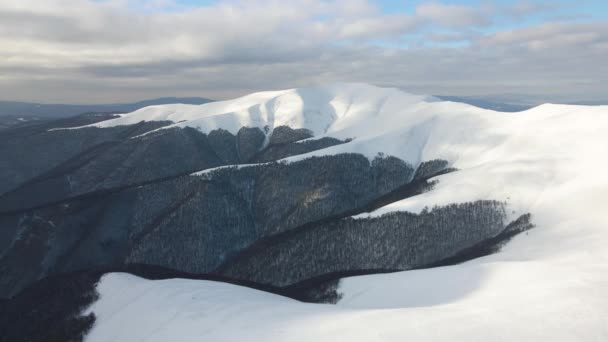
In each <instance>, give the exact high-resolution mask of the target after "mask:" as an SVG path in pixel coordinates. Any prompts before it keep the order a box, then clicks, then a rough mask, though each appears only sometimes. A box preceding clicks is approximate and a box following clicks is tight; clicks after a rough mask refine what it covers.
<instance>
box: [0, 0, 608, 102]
mask: <svg viewBox="0 0 608 342" xmlns="http://www.w3.org/2000/svg"><path fill="white" fill-rule="evenodd" d="M536 5H537V6H532V5H525V3H520V4H519V5H517V6H513V7H510V8H512V11H513V13H516V14H517V15H518V16H522V15H526V13H533V12H535V11H539V10H543V9H544V8H545V7H543V6H540V5H539V4H538V3H536ZM504 13H507V14H504ZM509 13H510V12H509V11H507V10H505V9H504V8H503V9H502V10H501V11H498V10H497V9H496V8H491V7H489V6H487V7H481V8H472V7H466V6H456V5H445V4H441V3H438V2H433V3H426V4H422V5H420V6H418V8H417V9H416V11H415V13H409V14H408V13H401V14H386V13H383V12H382V11H381V10H380V9H379V8H378V7H377V6H375V5H374V4H373V3H371V2H370V1H366V0H350V1H347V0H336V1H324V0H293V1H288V2H287V1H279V0H267V1H262V0H255V1H236V0H234V1H220V2H219V3H217V4H215V5H211V6H206V7H195V8H188V9H187V10H185V9H184V8H182V7H181V6H180V5H179V4H177V3H175V2H173V1H165V0H160V1H158V0H154V1H144V0H111V1H104V2H100V1H87V0H45V1H38V0H0V46H2V49H0V75H1V76H0V93H1V94H2V95H1V96H2V97H3V98H6V99H21V100H41V101H51V102H57V101H76V100H79V101H83V102H87V101H118V100H128V99H136V98H141V97H150V96H159V95H182V94H183V95H201V96H208V97H228V96H233V95H238V94H242V93H246V92H250V91H255V90H261V89H266V88H282V87H293V86H297V85H305V84H311V83H317V82H333V81H363V82H372V83H378V84H381V85H393V86H402V87H405V88H408V89H410V90H413V91H418V92H425V93H444V94H447V93H452V94H457V93H462V92H467V93H473V94H479V93H482V92H506V91H508V92H513V91H515V90H516V89H517V88H518V87H519V88H520V89H524V88H525V89H526V92H530V91H532V92H533V91H538V92H545V93H547V94H548V93H558V92H560V91H561V92H565V91H569V90H570V89H571V88H573V87H576V89H575V90H574V91H575V92H578V93H580V94H586V93H589V94H592V96H603V95H601V94H605V93H606V90H608V89H607V87H608V86H607V85H606V84H608V82H606V81H607V80H606V76H605V75H606V74H608V73H604V74H603V75H604V76H601V75H602V74H598V72H597V71H598V68H599V69H602V68H603V69H602V70H605V68H606V62H605V61H604V59H605V58H602V54H604V56H605V53H606V45H607V43H606V35H607V31H608V30H607V28H606V23H576V22H575V23H569V24H563V23H561V24H560V23H553V24H544V25H539V26H534V27H529V28H525V29H517V30H509V31H501V32H497V33H495V34H491V35H483V34H482V33H481V32H480V31H479V30H478V29H479V28H480V27H483V26H486V25H491V23H492V22H493V20H494V19H495V17H496V16H499V15H502V16H503V17H504V16H505V15H507V16H508V15H515V14H509ZM420 37H423V38H420ZM420 39H424V40H425V41H432V42H433V43H434V44H435V45H432V47H424V46H425V45H424V44H422V45H421V46H422V47H420V48H415V46H418V45H417V41H418V40H420ZM454 41H457V42H460V43H461V44H460V45H459V46H458V47H457V48H454V47H453V48H445V47H441V44H444V43H446V44H449V43H452V42H454ZM463 42H464V43H465V44H462V43H463ZM467 42H468V44H467ZM408 46H409V47H408ZM581 79H586V80H589V81H588V82H584V83H581V82H580V80H581ZM581 84H583V85H582V86H581ZM585 92H586V93H585ZM593 94H595V95H593Z"/></svg>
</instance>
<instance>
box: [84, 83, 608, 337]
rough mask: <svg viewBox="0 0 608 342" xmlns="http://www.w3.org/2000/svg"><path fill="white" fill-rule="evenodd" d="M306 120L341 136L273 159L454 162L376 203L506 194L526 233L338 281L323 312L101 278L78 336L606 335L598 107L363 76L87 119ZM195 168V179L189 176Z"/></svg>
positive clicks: (231, 123) (212, 289) (607, 138)
mask: <svg viewBox="0 0 608 342" xmlns="http://www.w3.org/2000/svg"><path fill="white" fill-rule="evenodd" d="M167 119H168V120H171V121H175V122H178V121H182V120H184V121H183V122H179V123H176V124H175V125H177V126H192V127H196V128H198V129H200V130H202V131H204V132H208V131H210V130H212V129H215V128H223V129H227V130H229V131H231V132H233V133H236V131H238V129H239V128H240V127H241V126H257V127H264V126H268V127H269V128H270V130H272V129H273V128H274V127H277V126H280V125H289V126H290V127H292V128H308V129H310V130H311V131H313V132H314V134H315V138H319V137H322V136H332V137H336V138H340V139H344V138H355V139H354V140H353V141H352V142H350V143H347V144H343V145H338V146H334V147H330V148H327V149H324V150H320V151H315V152H312V153H309V154H306V155H303V156H296V157H291V158H287V159H286V160H285V162H291V161H295V160H300V159H303V158H307V157H310V156H314V155H323V154H336V153H344V152H359V153H363V154H365V155H366V156H368V157H369V158H373V157H375V156H376V155H377V153H379V152H383V153H384V154H385V155H393V156H396V157H399V158H402V159H404V160H406V161H408V162H409V163H411V164H412V165H414V166H416V165H418V164H419V163H420V162H422V161H425V160H431V159H437V158H440V159H445V160H448V161H449V162H450V164H451V166H453V167H456V168H458V169H459V171H457V172H454V173H450V174H446V175H443V176H440V177H438V178H437V179H438V180H439V183H438V184H437V186H436V187H435V189H434V190H432V191H430V192H427V193H425V194H422V195H418V196H415V197H411V198H408V199H405V200H402V201H399V202H396V203H393V204H390V205H388V206H386V207H384V208H380V209H379V210H377V211H376V212H372V213H369V214H363V215H358V216H357V217H366V216H370V215H382V214H384V213H387V212H390V211H401V210H405V211H412V212H418V211H420V210H422V208H424V207H425V206H428V207H432V206H434V205H445V204H449V203H461V202H467V201H473V200H479V199H493V200H499V201H506V202H507V203H508V207H509V213H510V214H511V217H510V218H515V217H517V216H519V215H521V214H523V213H528V212H529V213H531V214H532V215H533V216H532V219H533V222H534V224H535V225H536V228H534V229H532V230H531V231H529V232H528V233H526V234H521V235H519V236H517V237H516V238H514V239H513V240H512V241H511V242H509V243H508V244H507V245H506V246H505V247H504V248H503V250H502V251H501V252H500V253H497V254H494V255H491V256H487V257H484V258H479V259H476V260H472V261H469V262H466V263H464V264H460V265H456V266H449V267H442V268H434V269H428V270H418V271H408V272H400V273H394V274H384V275H370V276H359V277H352V278H347V279H344V280H343V281H342V282H341V284H340V289H339V290H340V292H342V293H343V295H344V297H343V299H342V300H341V301H340V302H339V304H338V305H335V306H331V305H314V304H303V303H299V302H296V301H292V300H289V299H285V298H281V297H278V296H275V295H271V294H267V293H262V292H259V291H255V290H251V289H247V288H241V287H237V286H233V285H227V284H222V283H214V282H207V281H193V280H177V279H176V280H164V281H148V280H143V279H139V278H136V277H133V276H129V275H125V274H109V275H106V276H104V278H103V280H102V281H101V282H100V284H99V286H98V290H99V292H100V294H101V299H100V300H99V301H98V302H96V303H95V304H93V306H92V307H91V308H90V310H92V311H93V312H95V314H96V315H97V322H96V324H95V326H94V328H93V330H92V331H91V333H90V335H89V336H88V338H87V340H89V341H107V340H114V341H133V340H145V341H166V340H180V341H199V340H209V341H311V340H314V341H340V340H348V341H404V340H409V341H608V248H607V247H606V246H608V171H607V168H606V166H608V162H607V161H606V153H607V151H608V135H607V133H606V132H608V106H571V105H553V104H546V105H542V106H539V107H536V108H533V109H530V110H527V111H523V112H519V113H502V112H495V111H490V110H484V109H480V108H476V107H473V106H470V105H466V104H461V103H454V102H444V101H437V100H436V99H434V98H432V97H425V96H417V95H411V94H407V93H403V92H402V91H400V90H397V89H386V88H378V87H374V86H370V85H364V84H337V85H331V86H327V87H316V88H306V89H291V90H285V91H276V92H264V93H257V94H252V95H249V96H245V97H242V98H239V99H236V100H232V101H222V102H215V103H209V104H204V105H200V106H188V105H164V106H154V107H147V108H144V109H141V110H138V111H136V112H133V113H130V114H125V115H122V116H121V117H120V118H117V119H113V120H109V121H104V122H101V123H98V124H95V125H96V126H101V127H107V126H113V125H120V124H130V123H135V122H139V121H141V120H167ZM203 174H205V175H208V174H207V173H203Z"/></svg>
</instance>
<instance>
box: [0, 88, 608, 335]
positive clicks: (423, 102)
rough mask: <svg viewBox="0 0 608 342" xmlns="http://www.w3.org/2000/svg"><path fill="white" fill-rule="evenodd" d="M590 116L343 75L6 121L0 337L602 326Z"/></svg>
mask: <svg viewBox="0 0 608 342" xmlns="http://www.w3.org/2000/svg"><path fill="white" fill-rule="evenodd" d="M522 109H523V108H522ZM606 129H608V107H607V106H580V105H578V106H577V105H555V104H544V105H540V106H537V107H534V108H530V109H526V110H523V111H518V112H508V111H504V112H499V111H495V110H490V109H483V108H479V107H476V106H472V105H470V104H465V103H461V102H454V101H446V100H445V99H442V98H439V97H434V96H424V95H414V94H409V93H406V92H403V91H402V90H399V89H393V88H380V87H375V86H372V85H367V84H351V83H339V84H330V85H325V86H316V87H308V88H295V89H287V90H280V91H268V92H260V93H254V94H250V95H247V96H243V97H240V98H237V99H233V100H226V101H215V102H210V103H204V104H183V103H181V104H179V103H177V104H166V105H155V106H147V107H143V108H140V109H137V110H134V111H131V112H128V113H123V114H119V113H105V114H104V113H88V114H83V115H80V116H76V117H71V118H63V119H60V120H45V121H41V122H38V123H33V124H30V125H25V126H16V127H12V128H8V129H5V130H4V131H3V132H2V133H1V134H0V155H1V156H3V158H2V159H1V160H0V234H1V235H0V297H2V298H4V299H3V300H2V305H1V306H0V310H2V312H0V313H1V314H2V315H0V317H3V318H2V319H0V328H2V331H4V334H3V336H2V337H0V340H1V341H15V340H41V339H46V340H82V339H84V340H87V341H107V340H116V341H132V340H141V339H145V340H149V341H166V340H180V341H195V340H200V339H201V338H204V339H207V340H212V341H236V340H259V341H284V340H294V341H298V340H301V341H310V340H318V341H333V340H336V339H349V340H353V341H369V340H383V339H387V340H390V339H394V340H404V339H413V340H416V341H424V340H429V341H437V340H467V339H470V337H472V336H476V337H477V338H480V336H481V338H482V339H484V340H499V339H501V338H503V337H505V336H508V339H509V340H529V339H530V337H531V336H534V338H535V339H537V340H555V341H562V340H563V341H566V340H568V339H569V337H572V336H577V337H578V338H581V339H584V340H594V339H598V338H599V337H601V336H602V335H603V334H604V333H605V327H606V325H605V324H604V323H606V320H605V319H606V317H608V316H607V315H608V311H607V309H606V308H608V302H607V300H608V296H606V291H605V290H604V289H605V288H606V285H608V276H607V275H608V272H607V271H608V269H607V266H606V265H608V263H606V260H608V254H607V253H606V249H605V245H606V243H608V233H607V232H606V230H605V229H604V228H605V227H606V224H607V223H608V220H607V219H606V217H605V215H603V214H602V210H603V203H605V201H606V200H608V175H607V174H606V172H605V171H604V170H605V169H604V166H605V162H604V161H603V159H602V158H601V156H602V155H603V150H604V148H605V146H608V144H607V141H606V138H605V134H604V132H605V131H606ZM319 303H324V304H325V305H323V304H319ZM328 303H331V304H334V305H326V304H328ZM389 309H390V310H389ZM478 322H483V325H484V326H483V331H480V329H481V328H480V326H479V325H478ZM530 322H535V324H530ZM573 322H574V323H576V324H574V323H573Z"/></svg>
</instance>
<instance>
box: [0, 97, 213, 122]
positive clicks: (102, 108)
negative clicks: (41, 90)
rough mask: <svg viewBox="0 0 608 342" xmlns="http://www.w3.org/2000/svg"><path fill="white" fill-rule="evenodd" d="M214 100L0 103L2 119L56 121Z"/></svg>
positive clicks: (188, 98) (200, 98)
mask: <svg viewBox="0 0 608 342" xmlns="http://www.w3.org/2000/svg"><path fill="white" fill-rule="evenodd" d="M211 101H213V100H210V99H206V98H202V97H161V98H157V99H151V100H144V101H139V102H134V103H116V104H91V105H89V104H82V105H70V104H42V103H30V102H14V101H0V117H14V118H20V117H24V118H27V119H28V120H29V119H31V118H38V119H54V118H64V117H70V116H74V115H78V114H82V113H90V112H100V113H101V112H104V113H105V112H116V113H119V112H123V113H124V112H132V111H134V110H137V109H139V108H143V107H146V106H154V105H162V104H169V103H185V104H203V103H207V102H211Z"/></svg>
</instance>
